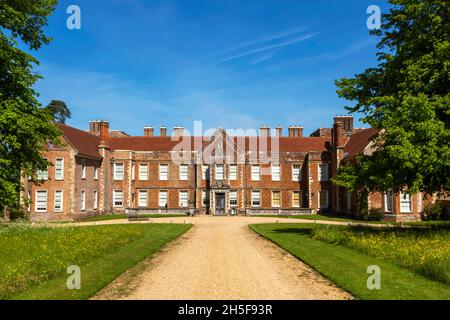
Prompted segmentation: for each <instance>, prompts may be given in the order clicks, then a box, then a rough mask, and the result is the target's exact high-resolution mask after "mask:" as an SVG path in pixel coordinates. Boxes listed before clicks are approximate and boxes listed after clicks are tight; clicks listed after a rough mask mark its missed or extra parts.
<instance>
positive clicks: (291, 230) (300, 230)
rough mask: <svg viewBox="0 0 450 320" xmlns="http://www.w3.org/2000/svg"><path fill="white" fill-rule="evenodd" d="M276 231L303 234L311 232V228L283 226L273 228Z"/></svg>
mask: <svg viewBox="0 0 450 320" xmlns="http://www.w3.org/2000/svg"><path fill="white" fill-rule="evenodd" d="M272 232H274V233H296V234H302V235H309V234H311V228H283V229H274V230H272Z"/></svg>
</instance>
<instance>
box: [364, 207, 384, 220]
mask: <svg viewBox="0 0 450 320" xmlns="http://www.w3.org/2000/svg"><path fill="white" fill-rule="evenodd" d="M383 219H384V212H383V210H381V209H380V208H371V209H369V213H368V214H367V220H369V221H382V220H383Z"/></svg>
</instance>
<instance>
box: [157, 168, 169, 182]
mask: <svg viewBox="0 0 450 320" xmlns="http://www.w3.org/2000/svg"><path fill="white" fill-rule="evenodd" d="M159 180H162V181H167V180H169V166H168V165H167V164H160V165H159Z"/></svg>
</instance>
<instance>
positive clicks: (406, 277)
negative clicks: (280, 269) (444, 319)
mask: <svg viewBox="0 0 450 320" xmlns="http://www.w3.org/2000/svg"><path fill="white" fill-rule="evenodd" d="M250 228H251V229H252V230H253V231H255V232H257V233H258V234H260V235H262V236H263V237H265V238H267V239H269V240H271V241H273V242H274V243H276V244H277V245H279V246H280V247H282V248H283V249H285V250H287V251H288V252H290V253H291V254H293V255H294V256H296V257H297V258H299V259H300V260H302V261H304V262H305V263H306V264H308V265H310V266H311V267H312V268H314V269H315V270H317V271H318V272H320V273H321V274H323V275H324V276H325V277H327V278H329V279H330V280H331V281H332V282H334V283H335V284H336V285H337V286H338V287H340V288H342V289H344V290H346V291H348V292H350V293H351V294H352V295H353V296H354V297H356V298H358V299H364V300H374V299H386V300H400V299H406V300H412V299H419V300H425V299H426V300H430V299H431V300H433V299H449V297H450V286H448V285H446V284H444V283H442V282H438V281H433V280H430V279H428V278H426V277H423V276H421V275H418V274H416V273H414V272H412V271H411V270H408V269H406V268H403V267H400V266H398V265H396V264H394V263H391V262H389V261H386V260H385V259H382V258H379V257H373V256H370V255H368V254H365V253H362V252H360V251H358V250H355V249H352V248H349V247H346V246H343V245H339V244H334V243H327V242H324V241H320V240H315V239H313V238H312V228H314V225H313V224H256V225H251V226H250ZM372 265H377V266H379V267H380V268H381V289H380V290H369V289H368V288H367V280H368V278H369V276H370V274H368V273H367V268H368V267H369V266H372Z"/></svg>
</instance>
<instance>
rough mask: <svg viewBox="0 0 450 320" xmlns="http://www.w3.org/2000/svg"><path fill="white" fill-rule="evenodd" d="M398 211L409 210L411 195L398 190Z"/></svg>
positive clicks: (407, 211) (405, 211)
mask: <svg viewBox="0 0 450 320" xmlns="http://www.w3.org/2000/svg"><path fill="white" fill-rule="evenodd" d="M400 212H401V213H410V212H411V195H410V194H409V193H406V192H400Z"/></svg>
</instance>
